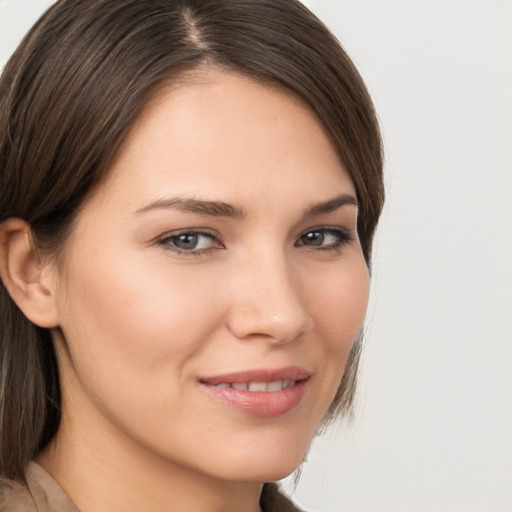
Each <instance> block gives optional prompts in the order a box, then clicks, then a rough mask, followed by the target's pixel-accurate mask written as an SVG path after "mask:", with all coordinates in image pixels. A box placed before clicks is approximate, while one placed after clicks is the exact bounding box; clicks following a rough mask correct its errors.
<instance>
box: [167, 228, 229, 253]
mask: <svg viewBox="0 0 512 512" xmlns="http://www.w3.org/2000/svg"><path fill="white" fill-rule="evenodd" d="M158 244H159V245H163V246H164V247H165V248H166V249H167V250H170V251H174V252H177V253H178V254H192V255H199V254H203V253H205V252H207V251H209V250H211V249H221V248H223V245H222V243H221V242H220V241H219V239H218V238H217V237H216V236H215V235H214V234H213V233H208V232H204V231H191V230H189V231H179V232H175V233H168V234H167V235H165V236H164V237H162V238H160V239H159V240H158Z"/></svg>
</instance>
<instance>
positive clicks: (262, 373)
mask: <svg viewBox="0 0 512 512" xmlns="http://www.w3.org/2000/svg"><path fill="white" fill-rule="evenodd" d="M310 375H311V372H310V371H309V370H306V369H305V368H302V367H300V366H287V367H284V368H254V369H248V370H242V371H237V372H232V373H225V374H222V375H214V376H207V377H201V378H200V379H199V380H200V381H201V382H203V383H205V384H212V385H215V384H221V383H224V382H227V383H230V384H233V383H241V382H267V383H268V382H277V381H280V380H293V381H298V380H304V379H307V378H308V377H309V376H310Z"/></svg>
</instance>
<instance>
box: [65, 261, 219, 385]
mask: <svg viewBox="0 0 512 512" xmlns="http://www.w3.org/2000/svg"><path fill="white" fill-rule="evenodd" d="M74 263H75V264H74V268H75V270H74V269H73V267H72V268H70V272H69V275H70V276H73V277H72V278H71V280H70V281H69V282H68V285H67V290H68V293H67V296H66V300H65V301H64V303H63V305H62V308H63V310H64V312H63V315H62V318H63V319H64V320H65V321H64V324H63V325H62V328H63V331H64V333H65V336H66V339H67V340H68V344H69V346H70V352H71V354H72V356H73V357H74V358H75V359H76V361H74V363H75V365H77V366H80V365H82V367H83V369H84V371H87V372H89V373H91V372H94V373H95V376H99V374H100V373H104V374H105V377H107V375H112V374H113V372H114V371H115V372H116V375H118V376H119V378H120V379H122V378H124V377H126V379H127V380H128V379H129V378H130V376H129V374H130V373H132V377H131V378H132V379H133V376H134V375H137V378H138V379H139V383H140V384H143V383H144V382H146V381H147V382H148V385H150V384H149V382H150V380H151V378H152V376H154V378H155V379H156V378H157V374H156V373H155V372H154V370H156V369H158V367H160V366H164V365H166V364H167V365H168V364H169V363H171V364H172V365H173V366H175V367H180V366H182V365H183V364H185V362H186V360H187V358H188V357H190V356H191V355H193V354H194V353H195V352H196V351H197V350H199V349H200V348H201V345H202V343H203V342H204V340H205V339H206V337H207V336H208V334H209V333H210V332H211V331H212V329H213V328H214V327H215V326H216V324H217V322H218V321H219V317H220V316H221V315H220V312H218V311H216V310H215V308H214V306H213V305H214V304H215V302H214V300H213V296H214V294H215V283H214V282H212V279H207V278H206V277H205V276H196V277H197V279H194V280H193V282H194V284H193V285H192V283H191V280H190V276H188V277H187V274H186V273H185V272H182V271H176V269H175V270H174V272H173V271H172V269H170V268H169V267H168V266H165V265H162V264H154V265H148V263H147V261H143V260H142V259H141V258H140V257H138V256H137V255H135V256H132V257H130V258H128V261H127V260H125V261H124V262H123V263H122V264H119V261H118V260H117V259H115V260H112V261H109V259H108V258H107V257H105V256H104V257H103V258H102V259H101V260H96V262H95V263H93V264H90V263H88V262H86V261H81V260H80V259H77V260H76V261H75V262H74ZM198 273H199V271H198ZM198 283H201V286H200V287H199V286H198ZM198 312H201V314H200V315H199V314H198ZM78 369H79V368H77V370H78ZM153 384H154V382H153Z"/></svg>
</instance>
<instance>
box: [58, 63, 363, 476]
mask: <svg viewBox="0 0 512 512" xmlns="http://www.w3.org/2000/svg"><path fill="white" fill-rule="evenodd" d="M356 220H357V206H356V204H355V190H354V186H353V184H352V181H351V180H350V178H349V176H348V175H347V172H346V171H345V169H344V168H343V165H342V164H341V163H340V161H339V159H338V158H337V156H336V153H335V151H334V150H333V148H332V147H331V144H330V142H329V140H328V137H327V136H326V134H325V133H324V131H323V129H322V127H321V125H320V124H319V122H318V120H317V119H316V117H315V116H314V115H313V114H312V113H311V111H310V110H309V109H308V108H306V107H305V106H304V105H303V104H302V103H301V102H300V101H299V100H297V99H296V98H295V97H293V96H291V95H289V94H287V93H285V92H282V91H280V90H277V89H275V88H273V87H270V86H265V85H261V84H258V83H255V82H253V81H250V80H248V79H246V78H242V77H240V76H237V75H234V74H227V73H221V72H218V73H213V72H210V73H205V74H203V75H200V76H199V77H196V78H195V79H194V80H193V81H191V82H190V83H186V84H183V85H180V86H176V87H173V88H169V89H167V90H166V91H164V92H161V93H160V94H159V95H158V97H157V98H155V99H154V100H153V101H152V102H151V103H150V105H149V106H148V107H147V109H146V110H145V112H144V114H143V116H142V117H141V118H140V119H139V121H138V122H137V123H136V125H135V126H134V128H133V130H132V132H131V133H130V136H129V137H128V139H127V140H126V142H125V144H124V146H123V147H122V150H121V152H120V154H119V155H118V157H117V159H116V161H115V162H114V164H113V167H112V170H111V173H110V175H109V178H108V179H107V181H106V182H105V183H104V184H103V185H102V186H101V187H100V188H99V189H98V190H97V191H96V192H95V194H94V195H93V196H92V197H91V198H90V199H89V200H88V201H87V202H86V204H85V206H84V208H83V210H82V211H81V212H80V214H79V216H78V219H77V224H76V226H75V228H74V231H73V233H72V235H71V237H70V239H69V241H68V245H67V246H66V248H65V256H66V265H65V268H63V269H61V271H60V275H59V276H58V277H59V288H58V289H59V290H60V292H59V293H58V294H57V305H58V310H59V318H60V330H56V331H55V337H56V344H57V349H58V355H59V363H60V365H61V374H62V379H63V383H62V388H63V422H62V426H61V429H62V434H63V435H64V433H65V432H64V431H65V429H68V434H69V432H73V434H71V435H72V436H73V435H74V436H80V432H82V431H83V432H87V434H86V436H85V437H84V436H82V437H81V438H82V440H83V439H85V438H86V439H88V441H87V442H89V443H90V444H91V445H94V446H93V448H94V450H96V451H97V452H98V453H102V455H103V456H105V455H107V454H108V456H109V457H110V458H109V460H112V458H114V459H115V460H119V459H120V458H121V459H122V457H126V456H127V454H129V453H130V450H133V453H137V456H138V457H139V458H140V457H144V456H147V457H148V458H153V459H154V460H159V461H160V462H163V463H165V464H168V465H169V467H171V466H172V467H182V468H187V469H189V470H190V469H191V470H192V471H194V472H199V473H201V474H203V475H209V476H215V477H217V478H223V479H235V480H247V481H252V480H254V481H264V480H274V479H278V478H281V477H284V476H285V475H286V474H288V473H290V472H291V471H292V470H293V469H294V468H295V467H296V466H297V465H298V464H299V463H300V461H301V459H302V458H303V456H304V454H305V452H306V450H307V447H308V444H309V442H310V440H311V438H312V436H313V435H314V432H315V429H316V428H317V426H318V424H319V422H320V421H321V420H322V418H323V416H324V414H325V412H326V410H327V409H328V407H329V405H330V404H331V402H332V400H333V397H334V395H335V392H336V390H337V388H338V386H339V383H340V379H341V376H342V374H343V371H344V368H345V364H346V361H347V356H348V353H349V350H350V348H351V346H352V343H353V341H354V338H355V337H356V335H357V334H358V332H359V330H360V329H361V326H362V323H363V320H364V316H365V311H366V305H367V298H368V286H369V280H368V273H367V268H366V265H365V261H364V258H363V255H362V252H361V247H360V244H359V240H358V236H357V232H356ZM61 333H62V334H61ZM64 340H65V342H64ZM121 447H122V448H121Z"/></svg>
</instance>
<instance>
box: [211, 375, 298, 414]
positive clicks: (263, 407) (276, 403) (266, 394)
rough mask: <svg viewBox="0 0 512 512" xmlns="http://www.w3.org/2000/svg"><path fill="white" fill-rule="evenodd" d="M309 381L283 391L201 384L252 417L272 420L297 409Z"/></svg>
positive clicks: (216, 396)
mask: <svg viewBox="0 0 512 512" xmlns="http://www.w3.org/2000/svg"><path fill="white" fill-rule="evenodd" d="M307 382H308V379H304V380H300V381H297V382H296V383H295V384H294V385H293V386H290V387H289V388H286V389H283V390H281V391H246V390H242V389H233V388H221V387H218V386H214V385H208V384H205V383H201V386H202V388H203V389H204V390H205V391H207V392H208V393H209V394H210V395H211V396H213V397H214V398H216V399H217V400H220V401H221V402H224V403H226V404H227V405H229V406H231V407H234V408H235V409H238V410H239V411H241V412H243V413H245V414H248V415H250V416H258V417H260V418H272V417H275V416H281V415H282V414H285V413H287V412H290V411H292V410H293V409H295V408H296V407H297V406H298V405H299V404H300V402H301V400H302V397H303V396H304V393H305V391H306V385H307Z"/></svg>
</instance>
